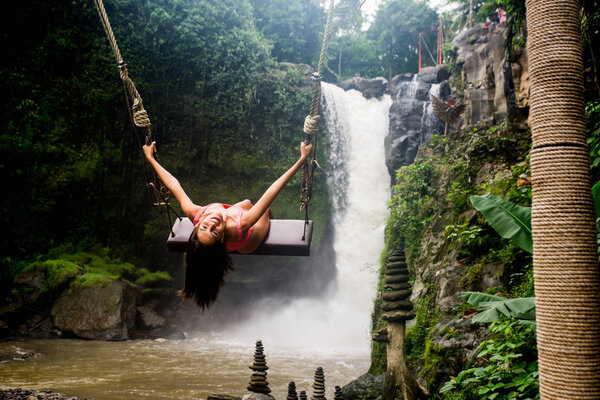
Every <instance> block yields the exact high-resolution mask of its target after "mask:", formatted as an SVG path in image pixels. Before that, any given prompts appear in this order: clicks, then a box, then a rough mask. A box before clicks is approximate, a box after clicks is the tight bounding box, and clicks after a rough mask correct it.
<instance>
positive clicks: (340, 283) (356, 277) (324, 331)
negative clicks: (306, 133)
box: [228, 83, 392, 355]
mask: <svg viewBox="0 0 600 400" xmlns="http://www.w3.org/2000/svg"><path fill="white" fill-rule="evenodd" d="M322 89H323V90H322V92H323V97H324V110H323V111H324V117H325V118H324V120H325V124H326V132H324V134H325V133H326V134H328V135H329V142H330V149H331V150H330V156H329V160H328V166H327V172H326V177H327V184H328V188H329V192H330V194H331V199H330V201H331V208H332V210H333V216H332V218H333V223H334V251H335V258H336V270H337V276H336V279H335V281H334V282H333V283H332V284H331V285H330V286H331V287H329V288H328V289H327V290H326V291H325V292H324V293H323V295H322V296H321V297H320V298H317V299H315V298H302V299H296V300H293V301H291V302H289V303H287V304H285V305H282V304H281V302H280V301H279V300H278V299H275V298H271V299H267V300H264V301H262V302H259V303H258V304H257V305H256V307H255V310H256V311H255V312H253V313H252V316H251V317H250V318H248V319H247V320H246V321H244V322H243V323H241V324H240V325H239V326H237V327H233V329H232V330H231V331H230V332H228V336H230V335H232V336H233V337H236V338H239V339H240V340H243V341H245V342H246V343H252V341H253V340H255V339H256V338H261V339H263V341H264V342H266V343H269V345H270V346H278V347H279V346H281V347H286V348H311V349H313V350H314V349H315V348H337V349H340V348H345V349H352V351H353V352H355V353H361V354H365V355H367V354H368V353H369V351H370V343H371V337H370V320H371V312H372V307H373V299H374V296H375V293H376V286H377V271H378V267H379V257H380V254H381V251H382V250H383V246H384V229H385V222H386V219H387V215H388V211H387V202H388V200H389V199H390V195H391V194H390V187H389V182H390V176H389V173H388V170H387V167H386V165H385V151H384V138H385V136H386V135H387V133H388V125H389V122H388V121H389V118H388V112H389V108H390V106H391V104H392V100H391V98H390V97H389V96H387V95H386V96H384V97H383V98H382V99H381V100H377V99H374V98H373V99H365V98H364V97H363V96H362V94H361V93H360V92H358V91H356V90H351V91H347V92H345V91H344V90H342V89H340V88H339V87H337V86H335V85H331V84H327V83H323V88H322ZM321 173H322V172H321Z"/></svg>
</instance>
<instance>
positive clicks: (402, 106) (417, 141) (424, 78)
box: [385, 66, 450, 176]
mask: <svg viewBox="0 0 600 400" xmlns="http://www.w3.org/2000/svg"><path fill="white" fill-rule="evenodd" d="M449 76H450V75H449V73H448V69H447V68H446V67H445V66H440V67H427V68H423V69H421V71H420V72H419V73H418V74H416V75H413V74H403V75H397V76H395V77H394V78H393V79H392V82H391V84H390V86H389V89H388V93H389V94H390V95H391V96H392V100H393V103H392V106H391V107H390V130H389V134H388V136H387V137H386V139H385V147H386V157H385V163H386V165H387V166H388V169H389V171H390V175H391V176H395V171H396V170H397V169H398V168H400V167H401V166H403V165H409V164H411V163H412V162H413V161H414V159H415V156H416V155H417V150H418V149H419V146H420V145H421V144H422V143H424V142H426V141H427V140H429V139H430V138H431V136H432V135H434V134H441V133H443V132H444V124H442V123H441V122H440V121H439V120H438V119H437V118H436V117H435V116H434V114H433V108H432V105H431V97H430V96H431V95H434V96H437V97H440V98H442V99H443V100H446V99H447V98H448V97H449V96H450V85H449V84H448V78H449Z"/></svg>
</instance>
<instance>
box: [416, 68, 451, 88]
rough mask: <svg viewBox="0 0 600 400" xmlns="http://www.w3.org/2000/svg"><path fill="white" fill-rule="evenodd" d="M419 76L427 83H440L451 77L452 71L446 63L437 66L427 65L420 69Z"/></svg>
mask: <svg viewBox="0 0 600 400" xmlns="http://www.w3.org/2000/svg"><path fill="white" fill-rule="evenodd" d="M419 78H420V79H421V81H423V82H426V83H439V82H442V81H445V80H446V79H448V78H450V72H449V71H448V68H447V67H446V65H445V64H441V65H438V66H436V67H425V68H421V70H420V71H419Z"/></svg>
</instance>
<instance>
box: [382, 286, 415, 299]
mask: <svg viewBox="0 0 600 400" xmlns="http://www.w3.org/2000/svg"><path fill="white" fill-rule="evenodd" d="M411 294H412V290H410V289H404V290H393V291H391V292H385V293H384V294H383V296H382V297H383V300H384V301H397V300H405V299H408V298H409V297H410V295H411Z"/></svg>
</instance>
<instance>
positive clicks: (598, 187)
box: [592, 182, 600, 218]
mask: <svg viewBox="0 0 600 400" xmlns="http://www.w3.org/2000/svg"><path fill="white" fill-rule="evenodd" d="M592 196H594V208H595V209H596V218H600V182H596V184H595V185H594V187H592Z"/></svg>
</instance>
